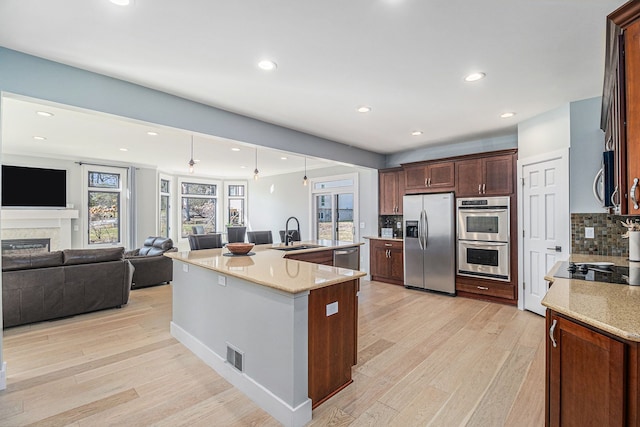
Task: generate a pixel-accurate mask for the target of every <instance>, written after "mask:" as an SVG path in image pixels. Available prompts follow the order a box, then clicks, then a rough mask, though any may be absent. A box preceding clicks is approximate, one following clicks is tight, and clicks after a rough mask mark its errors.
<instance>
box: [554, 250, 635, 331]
mask: <svg viewBox="0 0 640 427" xmlns="http://www.w3.org/2000/svg"><path fill="white" fill-rule="evenodd" d="M569 261H572V262H613V263H614V264H615V265H620V266H625V267H626V266H629V265H630V264H631V266H630V268H632V269H633V268H638V269H640V263H629V261H628V260H627V259H626V258H623V257H605V256H594V255H571V256H570V258H569ZM559 266H560V262H558V263H556V264H555V265H554V266H553V268H551V270H550V271H549V272H548V273H547V275H546V276H545V277H544V278H545V280H547V281H549V282H552V285H551V286H550V288H549V291H548V292H547V294H546V295H545V297H544V299H543V300H542V305H544V306H545V307H548V308H550V309H551V310H553V311H555V312H558V313H561V314H564V315H566V316H568V317H570V318H573V319H576V320H578V321H580V322H583V323H586V324H587V325H590V326H593V327H595V328H598V329H600V330H603V331H606V332H609V333H611V334H613V335H615V336H618V337H620V338H624V339H626V340H629V341H636V342H640V286H629V285H619V284H612V283H603V282H593V281H585V280H575V279H563V278H559V277H553V275H554V274H555V273H556V271H557V270H558V268H559Z"/></svg>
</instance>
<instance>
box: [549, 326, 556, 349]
mask: <svg viewBox="0 0 640 427" xmlns="http://www.w3.org/2000/svg"><path fill="white" fill-rule="evenodd" d="M557 324H558V319H553V323H552V324H551V327H550V328H549V338H551V343H552V344H553V346H554V347H557V346H558V343H556V340H555V338H553V331H555V330H556V325H557Z"/></svg>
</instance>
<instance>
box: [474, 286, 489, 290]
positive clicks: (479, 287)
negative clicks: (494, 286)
mask: <svg viewBox="0 0 640 427" xmlns="http://www.w3.org/2000/svg"><path fill="white" fill-rule="evenodd" d="M477 288H478V289H480V290H481V291H488V290H489V288H487V287H486V286H477Z"/></svg>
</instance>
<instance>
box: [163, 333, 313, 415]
mask: <svg viewBox="0 0 640 427" xmlns="http://www.w3.org/2000/svg"><path fill="white" fill-rule="evenodd" d="M171 335H172V336H173V337H174V338H175V339H177V340H178V341H180V343H182V344H183V345H184V346H185V347H187V348H188V349H189V350H190V351H191V352H192V353H193V354H195V355H196V356H198V358H200V359H201V360H202V361H203V362H204V363H206V364H207V365H209V366H210V367H211V368H212V369H213V370H214V371H216V372H217V373H218V374H220V376H222V377H223V378H224V379H225V380H227V381H229V382H230V383H231V384H233V386H234V387H236V388H237V389H239V390H240V391H242V392H243V393H244V394H246V395H247V396H248V397H249V399H251V400H252V401H253V402H255V403H256V404H257V405H258V406H260V407H261V408H262V409H264V410H265V411H267V412H268V413H269V415H271V416H272V417H274V418H275V419H276V420H278V421H279V422H281V423H282V424H284V425H285V426H287V427H298V426H304V425H305V424H307V423H308V422H309V421H311V399H307V400H306V401H305V402H303V403H302V404H300V405H298V406H297V407H295V408H294V407H291V406H290V405H288V404H287V403H286V402H284V401H283V400H282V399H280V398H279V397H278V396H276V395H274V394H273V393H272V392H271V391H269V390H268V389H266V388H265V387H264V386H262V385H261V384H259V383H257V382H256V381H255V380H254V379H253V378H251V377H249V376H247V374H245V373H242V372H238V371H237V370H236V369H234V368H232V367H231V366H230V365H229V364H228V363H227V362H226V358H225V357H222V356H220V355H219V354H217V353H216V352H214V351H213V350H211V349H210V348H208V347H207V346H205V345H204V344H203V343H202V342H201V341H200V340H198V339H197V338H196V337H194V336H193V335H191V334H190V333H188V332H187V331H185V330H184V329H182V328H181V327H180V326H178V325H176V324H175V323H174V322H171Z"/></svg>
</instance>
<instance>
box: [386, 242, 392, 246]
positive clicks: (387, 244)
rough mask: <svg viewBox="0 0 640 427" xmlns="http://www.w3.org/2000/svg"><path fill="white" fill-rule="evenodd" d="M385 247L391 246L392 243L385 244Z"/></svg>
mask: <svg viewBox="0 0 640 427" xmlns="http://www.w3.org/2000/svg"><path fill="white" fill-rule="evenodd" d="M384 245H385V246H393V243H385V244H384Z"/></svg>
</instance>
